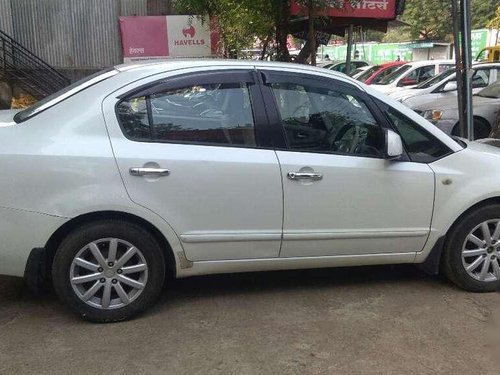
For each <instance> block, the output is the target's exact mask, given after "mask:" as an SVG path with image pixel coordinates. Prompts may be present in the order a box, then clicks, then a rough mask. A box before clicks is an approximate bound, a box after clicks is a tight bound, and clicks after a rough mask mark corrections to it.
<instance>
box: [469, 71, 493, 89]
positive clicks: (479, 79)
mask: <svg viewBox="0 0 500 375" xmlns="http://www.w3.org/2000/svg"><path fill="white" fill-rule="evenodd" d="M489 84H490V70H489V69H478V70H476V71H475V72H474V74H473V76H472V87H486V86H488V85H489Z"/></svg>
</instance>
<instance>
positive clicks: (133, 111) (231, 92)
mask: <svg viewBox="0 0 500 375" xmlns="http://www.w3.org/2000/svg"><path fill="white" fill-rule="evenodd" d="M117 114H118V118H119V120H120V124H121V126H122V129H123V132H124V134H125V136H126V137H127V138H129V139H132V140H137V141H154V142H176V143H200V144H218V145H238V146H249V147H254V146H255V145H256V142H255V132H254V130H255V129H254V119H253V115H252V105H251V101H250V94H249V89H248V85H247V84H246V83H213V84H200V85H193V86H186V87H182V88H177V89H172V90H165V91H159V92H155V93H153V94H149V95H147V96H145V97H139V98H130V99H126V100H123V101H121V102H120V103H119V104H118V106H117Z"/></svg>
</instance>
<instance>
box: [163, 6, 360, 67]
mask: <svg viewBox="0 0 500 375" xmlns="http://www.w3.org/2000/svg"><path fill="white" fill-rule="evenodd" d="M173 1H174V7H175V9H176V10H177V11H178V12H180V13H192V14H200V15H202V14H208V15H209V16H210V17H212V18H216V19H217V23H218V26H219V30H220V35H221V40H222V44H223V47H224V51H225V55H226V56H227V57H236V54H237V52H239V51H240V50H241V49H243V48H246V47H248V46H250V45H251V44H252V43H253V42H254V41H255V40H256V39H257V38H258V39H260V40H262V41H264V46H267V45H268V44H269V42H270V41H271V40H272V41H274V44H275V50H276V59H277V60H280V61H289V60H290V54H289V52H288V48H287V37H288V34H289V30H290V6H291V0H173ZM359 1H360V0H297V3H298V4H299V5H302V6H303V7H304V9H305V15H306V16H308V17H309V20H310V21H311V22H309V29H308V30H309V32H308V35H309V37H308V40H307V41H306V43H305V46H304V49H303V51H301V53H300V54H299V57H298V61H299V62H305V61H306V60H307V58H309V57H310V58H311V62H312V63H314V60H315V57H316V50H317V45H316V44H317V43H316V39H315V32H314V31H315V29H314V26H315V20H316V19H318V16H317V15H318V14H319V13H320V12H321V11H322V10H324V9H325V8H326V7H337V8H342V7H345V6H346V4H357V3H358V2H359Z"/></svg>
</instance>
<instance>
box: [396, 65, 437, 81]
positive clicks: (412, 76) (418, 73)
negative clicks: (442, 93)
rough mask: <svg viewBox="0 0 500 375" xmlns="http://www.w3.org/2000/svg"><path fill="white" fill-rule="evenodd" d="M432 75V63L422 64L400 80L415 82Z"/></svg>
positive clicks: (424, 79)
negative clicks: (428, 64) (429, 64)
mask: <svg viewBox="0 0 500 375" xmlns="http://www.w3.org/2000/svg"><path fill="white" fill-rule="evenodd" d="M433 76H434V65H431V66H423V67H420V68H417V69H415V70H413V71H412V72H410V73H409V74H408V75H407V76H406V77H405V78H403V79H402V80H401V82H402V83H403V84H412V85H413V84H417V83H421V82H424V81H426V80H428V79H429V78H431V77H433Z"/></svg>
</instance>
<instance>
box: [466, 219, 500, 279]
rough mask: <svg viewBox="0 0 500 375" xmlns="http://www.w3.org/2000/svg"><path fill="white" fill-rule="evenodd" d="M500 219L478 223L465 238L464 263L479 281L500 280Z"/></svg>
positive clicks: (467, 270)
mask: <svg viewBox="0 0 500 375" xmlns="http://www.w3.org/2000/svg"><path fill="white" fill-rule="evenodd" d="M499 238H500V219H494V220H487V221H484V222H482V223H481V224H479V225H477V226H476V227H475V228H474V229H473V230H472V231H471V232H470V233H469V234H468V235H467V237H466V238H465V241H464V244H463V247H462V264H463V266H464V268H465V270H466V272H467V274H468V275H469V276H470V277H472V278H474V279H475V280H479V281H486V282H491V281H497V280H500V263H499V258H500V241H499Z"/></svg>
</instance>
